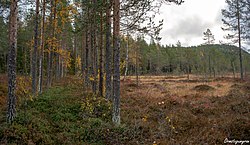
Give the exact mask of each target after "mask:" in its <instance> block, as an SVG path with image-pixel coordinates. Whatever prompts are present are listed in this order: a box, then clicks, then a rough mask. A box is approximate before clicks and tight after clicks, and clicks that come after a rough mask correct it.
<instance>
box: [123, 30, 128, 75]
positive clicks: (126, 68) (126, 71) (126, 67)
mask: <svg viewBox="0 0 250 145" xmlns="http://www.w3.org/2000/svg"><path fill="white" fill-rule="evenodd" d="M128 47H129V35H128V32H127V43H126V59H125V61H126V65H125V73H124V78H123V80H125V79H126V76H127V74H128Z"/></svg>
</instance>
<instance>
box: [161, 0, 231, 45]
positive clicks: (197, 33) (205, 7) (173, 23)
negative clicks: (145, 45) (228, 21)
mask: <svg viewBox="0 0 250 145" xmlns="http://www.w3.org/2000/svg"><path fill="white" fill-rule="evenodd" d="M225 6H226V4H225V0H185V2H184V3H183V4H182V5H180V6H177V5H174V4H171V5H167V4H164V5H162V7H161V9H160V14H159V16H158V17H157V19H159V20H160V19H164V24H163V29H162V31H161V33H160V36H161V37H162V40H161V42H160V43H161V44H162V45H169V44H176V43H177V41H178V40H179V41H180V42H181V44H182V46H193V45H200V44H202V43H204V40H203V32H205V31H206V30H207V29H210V30H211V32H212V33H213V34H214V36H215V43H219V40H223V36H224V35H226V34H227V33H226V32H223V31H222V29H221V27H222V26H223V23H222V21H221V19H222V14H221V9H223V8H225Z"/></svg>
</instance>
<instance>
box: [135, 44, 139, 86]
mask: <svg viewBox="0 0 250 145" xmlns="http://www.w3.org/2000/svg"><path fill="white" fill-rule="evenodd" d="M138 49H139V48H138V47H136V50H135V75H136V86H137V87H138V86H139V72H138V71H139V70H138V69H139V66H138Z"/></svg>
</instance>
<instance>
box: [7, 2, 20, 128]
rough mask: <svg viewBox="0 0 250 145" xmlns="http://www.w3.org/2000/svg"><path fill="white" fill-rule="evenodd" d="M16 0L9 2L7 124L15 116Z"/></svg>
mask: <svg viewBox="0 0 250 145" xmlns="http://www.w3.org/2000/svg"><path fill="white" fill-rule="evenodd" d="M17 1H18V0H11V5H10V21H9V25H10V27H9V29H10V31H9V32H10V33H9V42H10V44H9V47H10V48H9V54H8V111H7V122H8V123H12V122H13V120H14V118H15V116H16V94H15V91H16V53H17V14H18V7H17Z"/></svg>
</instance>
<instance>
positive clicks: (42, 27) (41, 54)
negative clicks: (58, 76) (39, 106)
mask: <svg viewBox="0 0 250 145" xmlns="http://www.w3.org/2000/svg"><path fill="white" fill-rule="evenodd" d="M42 12H43V14H42V24H41V53H40V60H39V80H38V92H39V93H40V94H41V93H42V91H43V90H42V85H43V57H44V55H43V53H44V38H45V37H44V29H45V27H44V25H45V0H43V10H42Z"/></svg>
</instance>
